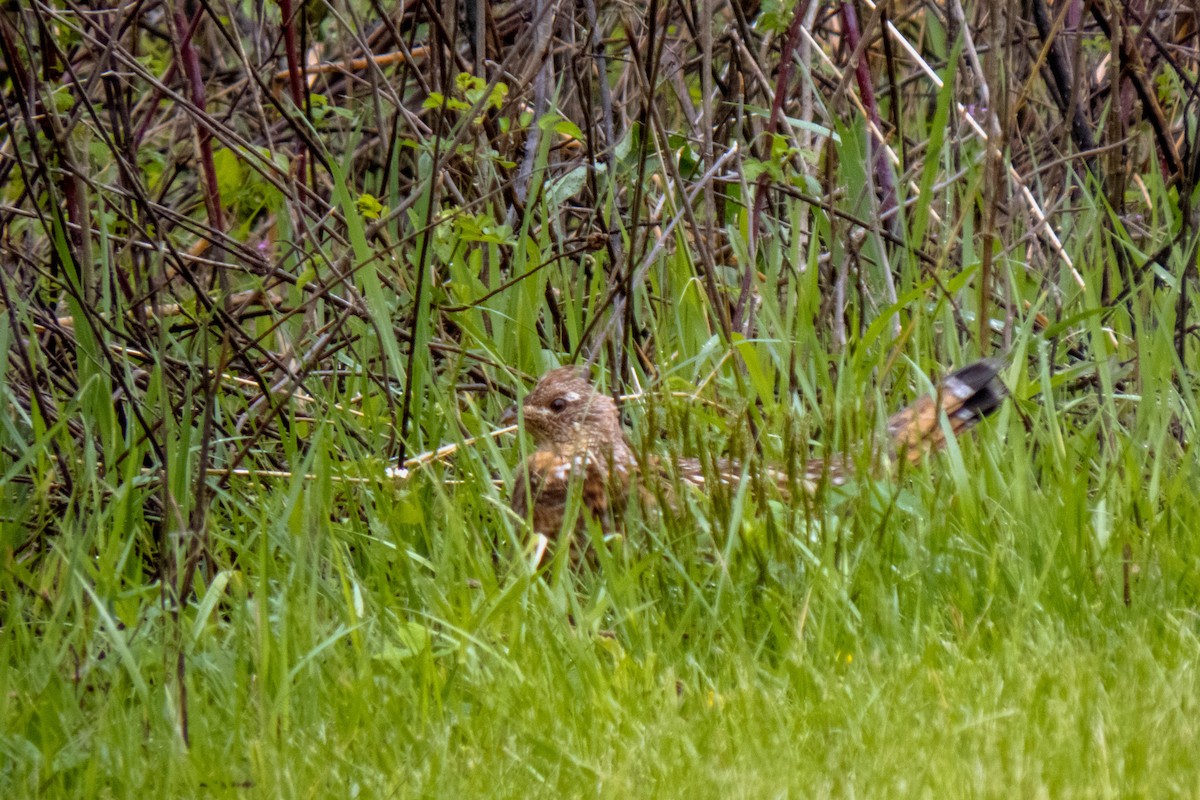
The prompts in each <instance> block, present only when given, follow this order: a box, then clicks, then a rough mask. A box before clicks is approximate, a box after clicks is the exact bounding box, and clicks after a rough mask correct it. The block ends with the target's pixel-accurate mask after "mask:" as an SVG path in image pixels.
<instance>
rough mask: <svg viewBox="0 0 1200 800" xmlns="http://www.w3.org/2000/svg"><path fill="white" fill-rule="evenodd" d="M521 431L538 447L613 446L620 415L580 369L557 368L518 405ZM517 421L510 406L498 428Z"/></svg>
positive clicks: (618, 434) (619, 435)
mask: <svg viewBox="0 0 1200 800" xmlns="http://www.w3.org/2000/svg"><path fill="white" fill-rule="evenodd" d="M521 409H522V412H523V415H524V417H525V430H526V431H528V432H529V435H530V436H532V437H533V441H534V443H535V444H536V445H537V446H538V447H543V446H547V445H550V446H554V445H583V446H587V445H588V444H590V443H596V442H609V443H615V442H617V441H620V440H622V439H623V437H624V434H623V432H622V431H621V420H620V415H619V414H618V413H617V405H616V403H614V402H613V400H612V398H611V397H608V396H607V395H603V394H601V393H600V392H597V391H596V390H595V388H593V386H592V384H591V382H590V381H588V379H587V371H586V370H585V369H583V368H581V367H559V368H558V369H552V370H550V371H549V372H547V373H546V374H545V375H543V376H542V379H541V380H539V381H538V383H537V386H535V387H533V391H531V392H530V393H529V394H527V395H525V400H524V401H523V402H522V403H521ZM516 421H517V407H516V406H515V405H514V406H510V407H509V408H508V409H507V410H506V411H505V412H504V416H503V417H501V419H500V423H501V424H502V425H511V424H513V423H515V422H516Z"/></svg>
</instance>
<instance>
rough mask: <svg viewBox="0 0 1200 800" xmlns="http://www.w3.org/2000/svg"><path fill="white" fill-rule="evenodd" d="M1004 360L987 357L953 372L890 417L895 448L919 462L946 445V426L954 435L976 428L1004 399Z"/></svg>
mask: <svg viewBox="0 0 1200 800" xmlns="http://www.w3.org/2000/svg"><path fill="white" fill-rule="evenodd" d="M1003 368H1004V362H1003V361H1001V360H1000V359H998V358H985V359H983V360H981V361H976V362H975V363H974V364H968V365H967V366H965V367H963V368H962V369H960V370H958V371H957V372H952V373H950V374H949V375H947V376H946V378H945V379H944V380H943V381H942V382H941V383H940V384H939V385H938V387H937V391H936V392H935V393H934V394H932V395H926V396H925V397H922V398H920V399H919V400H917V401H916V402H915V403H913V404H912V405H910V406H908V407H907V408H905V409H902V410H900V411H897V412H896V413H895V414H893V415H892V416H891V417H890V418H889V419H888V437H889V439H890V440H891V443H892V449H893V450H894V451H895V452H896V453H897V454H898V455H902V456H904V457H905V458H907V459H908V460H909V461H912V462H916V461H919V460H920V459H921V457H922V456H924V455H925V454H926V453H933V452H936V451H938V450H941V449H942V448H943V447H945V446H946V431H947V426H944V425H943V424H942V419H941V418H942V415H943V414H945V415H946V418H947V420H948V421H949V426H948V427H949V431H950V432H951V433H952V434H953V435H954V436H959V435H961V434H962V433H963V432H964V431H967V430H969V429H970V428H972V427H974V425H975V424H976V423H977V422H979V421H980V420H981V419H983V418H984V417H986V416H987V415H988V414H991V413H992V412H993V411H995V410H996V409H997V408H999V407H1000V404H1001V403H1002V402H1003V401H1004V398H1005V396H1006V395H1007V394H1008V390H1007V389H1005V387H1004V384H1003V383H1001V382H1000V377H999V375H1000V370H1001V369H1003Z"/></svg>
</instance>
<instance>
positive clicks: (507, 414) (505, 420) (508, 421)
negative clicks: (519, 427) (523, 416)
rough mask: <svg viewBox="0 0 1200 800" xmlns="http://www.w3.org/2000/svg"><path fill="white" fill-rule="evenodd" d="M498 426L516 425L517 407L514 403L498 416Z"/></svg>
mask: <svg viewBox="0 0 1200 800" xmlns="http://www.w3.org/2000/svg"><path fill="white" fill-rule="evenodd" d="M500 424H501V425H502V426H507V425H516V424H517V405H516V403H514V404H512V405H511V406H509V407H508V408H506V409H504V413H503V414H501V415H500Z"/></svg>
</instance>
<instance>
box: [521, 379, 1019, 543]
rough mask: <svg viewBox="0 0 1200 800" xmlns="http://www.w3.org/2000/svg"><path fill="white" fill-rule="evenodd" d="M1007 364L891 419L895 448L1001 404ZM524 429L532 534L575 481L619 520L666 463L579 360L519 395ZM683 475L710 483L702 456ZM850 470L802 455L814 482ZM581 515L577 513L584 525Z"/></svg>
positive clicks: (906, 452)
mask: <svg viewBox="0 0 1200 800" xmlns="http://www.w3.org/2000/svg"><path fill="white" fill-rule="evenodd" d="M1002 366H1003V365H1002V363H1001V362H1000V361H998V360H993V359H987V360H983V361H977V362H975V363H974V364H971V365H969V366H966V367H963V368H962V369H960V370H958V371H957V372H954V373H952V374H951V375H949V376H948V377H947V378H946V379H945V380H944V381H942V383H941V384H940V385H939V386H938V389H937V392H936V393H935V394H933V395H928V396H924V397H921V398H920V399H918V400H917V401H916V402H915V403H913V404H912V405H910V406H909V407H907V408H905V409H903V410H901V411H899V412H897V413H896V414H894V415H892V417H891V418H890V419H889V420H888V437H889V449H890V454H891V455H899V456H902V457H904V458H907V459H908V460H910V461H914V462H915V461H918V460H919V459H920V458H921V457H922V456H923V455H924V454H926V453H930V452H933V451H936V450H940V449H941V448H942V447H944V446H945V444H946V437H945V429H944V428H943V426H942V422H941V418H942V415H945V416H946V418H947V420H948V423H949V428H950V430H951V432H952V433H953V434H954V435H955V436H958V435H959V434H961V433H963V432H964V431H966V430H968V429H969V428H971V427H972V426H973V425H975V423H977V422H978V421H979V420H981V419H983V418H984V417H985V416H987V415H988V414H990V413H991V412H992V411H994V410H996V408H998V407H999V405H1000V403H1001V402H1002V401H1003V399H1004V396H1005V394H1006V392H1005V389H1004V386H1003V384H1001V383H1000V380H999V378H998V377H997V376H998V374H999V372H1000V369H1001V367H1002ZM521 409H522V415H523V417H524V421H525V430H526V431H527V432H528V433H529V434H530V435H531V436H532V437H533V441H534V444H535V445H536V450H535V451H534V453H533V454H532V455H531V456H529V458H527V459H526V460H525V463H524V464H522V465H521V467H520V468H519V469H518V471H517V474H516V478H515V480H514V482H513V489H512V508H513V510H514V511H515V512H516V513H517V515H518V516H521V517H524V518H526V519H529V520H531V522H532V525H533V531H534V532H535V533H540V534H544V535H547V536H554V535H557V534H558V533H559V531H560V530H561V529H562V526H563V517H564V514H565V513H566V511H567V506H568V500H569V498H570V492H571V491H572V487H573V486H574V484H575V482H578V484H579V491H580V492H581V501H582V505H583V508H584V509H586V512H587V513H588V514H590V515H591V516H593V517H595V518H596V519H598V520H599V521H600V523H601V525H602V526H603V527H604V528H605V529H606V530H609V529H611V528H612V527H613V526H614V525H615V524H616V522H617V521H618V519H619V517H620V515H621V513H622V512H623V511H624V509H625V506H626V504H627V501H628V497H629V492H630V490H631V488H635V487H636V488H638V489H639V490H641V491H642V492H643V493H644V494H646V495H648V496H652V493H650V492H647V491H646V486H645V485H644V484H645V481H646V480H647V478H646V476H647V475H650V474H653V476H654V477H652V478H649V480H659V479H660V476H661V475H663V474H664V472H665V470H663V469H661V465H660V464H658V463H657V462H656V463H652V464H640V463H639V461H638V459H637V457H636V455H635V454H634V452H633V448H631V447H630V446H629V441H628V440H627V439H626V438H625V431H624V430H623V429H622V428H621V418H620V414H619V413H618V411H617V406H616V403H614V402H613V400H612V398H611V397H608V396H606V395H604V394H601V393H600V392H597V391H596V390H595V389H594V388H593V387H592V385H591V383H590V382H589V381H588V379H587V375H586V372H585V371H584V370H583V369H581V368H578V367H560V368H558V369H554V370H551V371H549V372H547V373H546V374H545V375H543V376H542V379H541V380H540V381H538V384H537V386H535V387H534V389H533V391H531V392H530V393H529V394H528V395H526V396H525V400H524V402H523V403H522V404H521ZM516 421H517V408H516V406H512V407H510V408H509V409H508V410H507V411H505V413H504V418H503V420H502V422H503V423H505V424H511V423H514V422H516ZM715 463H716V475H714V476H713V477H714V478H715V479H716V480H719V481H721V482H722V483H727V484H733V483H736V482H738V481H740V480H741V478H742V465H741V464H739V463H738V462H735V461H731V460H728V459H718V460H717V461H716V462H715ZM675 473H676V474H677V475H678V476H679V478H680V480H682V481H685V482H687V483H690V484H693V485H696V486H701V487H702V486H704V484H705V476H704V471H703V469H702V465H701V463H700V461H699V460H697V459H680V460H679V461H678V462H677V463H676V464H675ZM851 474H852V471H851V469H850V467H849V466H848V464H847V462H846V460H845V459H843V458H838V457H834V458H832V459H830V460H828V461H824V460H820V459H813V460H810V461H808V462H806V463H805V469H804V475H803V476H802V478H801V483H802V488H804V489H805V490H806V491H812V490H813V489H814V488H815V487H816V485H817V484H818V483H819V482H820V481H821V480H826V479H827V480H829V481H830V482H831V483H833V484H835V485H837V484H841V483H844V482H845V481H846V480H847V478H848V477H849V475H851ZM765 477H766V478H767V479H769V480H771V481H773V482H775V483H776V484H778V485H779V486H780V488H781V490H783V491H784V492H786V491H787V489H788V477H787V475H786V474H784V473H783V472H781V471H778V470H768V471H767V473H766V474H765ZM583 523H584V520H583V519H582V518H581V519H580V520H579V524H580V525H582V524H583Z"/></svg>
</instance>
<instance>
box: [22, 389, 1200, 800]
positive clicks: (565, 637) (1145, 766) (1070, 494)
mask: <svg viewBox="0 0 1200 800" xmlns="http://www.w3.org/2000/svg"><path fill="white" fill-rule="evenodd" d="M1038 432H1040V431H1038ZM1006 438H1007V439H1008V442H1006V441H1005V439H1006ZM1029 441H1030V440H1029V438H1028V437H1027V435H1026V432H1025V431H1024V430H1023V428H1022V426H1021V424H1020V423H1019V420H1018V418H1017V416H1016V415H1015V414H1013V413H1011V412H1010V411H1006V412H1004V413H1002V414H1001V415H1000V416H999V417H998V418H997V419H996V420H995V421H994V422H990V423H988V424H987V425H985V426H983V427H982V428H981V430H980V431H979V435H978V437H977V442H969V443H966V444H964V445H963V448H962V452H961V456H960V458H961V462H960V463H961V471H960V469H958V468H956V467H955V466H954V462H955V461H956V459H953V458H946V457H939V458H937V459H934V460H933V461H932V463H930V464H929V465H928V469H925V468H922V469H920V470H918V471H916V472H915V473H914V474H911V475H910V476H909V477H907V478H906V479H904V480H903V481H902V482H901V483H900V484H899V485H898V486H895V485H893V484H891V483H888V482H883V483H880V484H863V485H861V486H860V487H858V488H857V489H854V490H852V491H851V492H849V493H848V494H847V495H846V496H842V497H826V498H819V499H818V501H817V503H816V508H817V509H818V512H817V513H818V514H819V515H821V516H820V518H819V524H817V523H814V522H813V521H812V519H811V518H810V517H809V516H807V515H806V514H804V513H803V512H800V513H797V514H790V513H781V512H780V510H779V509H778V507H776V512H775V514H774V515H772V514H771V513H769V512H766V511H764V512H762V513H755V514H753V515H748V516H747V517H746V518H743V520H742V522H741V523H740V524H734V525H732V526H729V525H722V524H720V523H721V521H720V520H719V519H715V518H713V520H712V521H713V524H712V525H711V526H709V527H708V529H707V530H706V531H704V530H701V527H702V526H701V525H700V524H699V523H702V522H703V521H704V519H705V518H704V517H703V514H702V515H701V518H700V519H688V520H686V521H683V522H680V523H669V524H666V527H665V528H663V527H662V526H661V525H657V524H655V525H651V526H649V527H646V528H638V529H635V530H632V531H630V532H629V534H628V536H627V537H626V539H625V540H624V541H623V542H618V543H617V544H616V545H615V546H614V547H613V549H612V550H611V552H609V553H608V554H607V555H606V557H605V558H604V565H603V567H602V568H600V569H597V570H584V571H582V572H577V571H572V570H571V569H570V567H569V565H568V564H567V562H566V560H565V559H564V558H562V557H559V558H558V559H556V560H555V561H553V562H552V564H551V565H550V566H549V567H548V568H547V569H546V571H545V572H544V573H543V574H540V575H533V574H531V573H530V571H529V569H528V566H527V563H528V562H527V561H526V560H524V559H523V558H522V554H521V551H519V550H517V545H515V544H511V545H510V544H509V543H504V542H502V543H501V545H500V547H499V552H500V554H501V555H500V563H499V566H494V565H493V562H492V541H491V538H490V535H491V533H492V532H493V531H494V530H495V529H496V527H495V526H497V525H500V527H503V525H504V524H503V523H500V522H499V520H500V519H502V516H501V514H500V513H499V512H498V511H496V510H495V509H496V507H497V504H498V503H499V498H498V497H497V496H496V493H495V491H494V490H492V489H491V488H490V486H489V485H488V484H487V482H486V480H480V481H479V483H478V485H477V488H478V486H483V487H485V488H482V489H481V492H480V493H481V494H486V495H488V496H487V497H486V498H474V500H475V502H476V506H475V507H474V508H472V507H471V500H470V499H467V498H465V497H464V495H466V494H467V492H465V491H464V490H463V489H451V490H442V489H440V488H438V486H437V484H436V483H435V482H434V481H431V480H424V479H417V480H415V481H413V483H412V484H411V485H409V486H408V487H406V488H405V489H403V490H402V491H401V492H400V493H399V494H397V492H396V490H395V487H394V486H392V485H389V484H386V483H367V484H363V485H344V484H339V483H338V482H336V481H334V480H332V479H328V478H327V479H323V480H319V481H316V482H312V483H304V482H302V481H296V482H294V483H293V484H292V485H290V486H289V485H287V484H286V483H275V484H270V485H265V486H263V485H255V484H250V483H245V482H239V483H236V484H235V485H234V486H233V487H231V489H230V492H229V496H228V498H226V503H225V504H224V505H223V506H222V508H225V509H228V510H229V511H228V515H227V516H224V517H223V518H221V519H219V520H214V524H213V525H212V527H211V535H212V548H213V554H214V560H215V562H216V563H218V564H220V565H222V568H221V570H220V571H218V572H216V573H213V574H210V575H205V578H204V582H203V584H202V585H201V586H200V587H198V589H197V596H196V598H195V600H194V602H192V603H189V605H188V606H187V608H186V609H185V610H184V612H183V613H182V614H181V615H180V618H179V621H178V623H176V622H175V621H174V620H172V618H171V615H170V614H169V613H168V612H166V611H164V610H163V608H162V607H161V603H160V601H159V598H158V592H157V591H156V590H155V589H153V588H152V587H151V586H150V584H149V583H148V581H143V582H140V583H139V582H138V581H136V580H132V579H129V577H128V576H127V577H126V579H125V580H123V581H115V582H114V583H113V584H112V585H105V583H104V580H105V578H106V577H107V578H108V579H110V580H111V579H112V577H113V576H111V575H109V576H105V575H102V574H100V573H99V572H98V570H97V567H96V565H95V564H94V563H93V560H92V559H91V558H89V557H88V556H87V554H86V553H87V550H86V548H83V547H80V548H78V549H76V550H74V551H71V550H68V549H67V548H66V546H65V544H66V543H67V542H69V541H70V539H69V538H67V537H64V538H63V544H62V545H60V546H57V547H56V549H55V552H54V553H53V554H51V555H48V556H47V557H46V558H45V562H46V563H47V564H48V565H53V569H49V568H48V569H46V570H44V571H43V572H42V573H40V574H38V575H35V576H29V579H30V580H31V581H33V582H32V583H31V585H30V586H29V587H28V588H29V589H30V590H31V591H14V590H13V589H12V584H11V583H10V584H9V588H8V589H7V590H6V591H7V602H6V604H5V608H4V619H3V622H4V629H3V630H4V649H3V651H2V658H3V662H2V663H0V676H2V678H3V685H2V688H3V691H2V693H0V703H2V705H0V718H2V719H3V720H4V731H3V740H2V746H3V750H4V753H5V759H4V760H5V763H6V766H4V767H3V771H2V772H0V778H2V780H3V783H4V786H5V794H6V796H56V795H75V796H78V795H85V796H98V797H103V796H114V797H116V796H130V795H138V794H147V793H152V794H163V795H166V796H173V795H180V794H182V795H189V794H196V793H199V794H204V795H206V796H280V795H282V796H329V795H342V794H350V795H355V796H369V797H409V796H428V795H435V796H464V795H465V796H478V795H486V796H527V795H531V794H532V795H536V796H567V797H577V796H600V797H620V796H630V795H632V796H700V797H763V796H803V797H808V796H837V797H846V796H863V795H865V796H979V797H1010V796H1013V795H1016V796H1023V797H1025V796H1030V797H1033V796H1045V797H1056V798H1057V797H1098V796H1113V797H1130V796H1146V797H1163V796H1190V795H1192V794H1193V793H1194V792H1195V791H1196V790H1197V783H1198V781H1200V767H1197V765H1196V760H1195V757H1194V754H1195V752H1196V749H1197V747H1198V746H1200V741H1198V740H1200V722H1197V720H1198V719H1200V717H1198V716H1197V711H1198V710H1200V679H1198V677H1197V670H1196V661H1197V658H1200V639H1198V633H1200V619H1198V618H1197V615H1196V613H1195V610H1194V609H1195V602H1196V599H1197V594H1198V592H1197V590H1198V589H1200V582H1198V581H1197V570H1196V566H1197V564H1196V556H1195V553H1194V552H1193V548H1192V542H1193V541H1194V539H1193V535H1192V533H1191V530H1190V525H1189V524H1188V522H1187V521H1188V520H1194V519H1196V518H1197V512H1198V511H1200V508H1198V507H1197V506H1198V505H1200V500H1198V499H1197V498H1196V497H1195V496H1194V495H1193V494H1192V492H1191V491H1190V487H1191V486H1194V485H1195V480H1196V477H1197V476H1196V470H1195V467H1194V465H1193V466H1188V467H1184V468H1183V474H1179V475H1176V476H1174V477H1173V478H1171V479H1170V480H1167V481H1166V482H1164V483H1163V484H1162V485H1161V487H1160V491H1161V492H1162V494H1161V496H1160V498H1159V500H1158V503H1157V504H1155V510H1154V511H1153V514H1152V516H1150V517H1149V518H1147V517H1146V516H1145V514H1146V513H1147V510H1146V508H1145V505H1146V500H1147V498H1146V496H1145V492H1144V488H1143V487H1139V486H1136V485H1133V484H1132V483H1129V484H1127V483H1125V482H1122V481H1119V480H1117V477H1116V476H1117V473H1118V472H1119V471H1120V470H1121V468H1122V466H1126V467H1132V468H1134V469H1135V471H1136V469H1137V468H1146V467H1148V466H1149V464H1145V463H1138V458H1139V456H1131V455H1127V459H1126V461H1127V463H1126V464H1124V465H1113V466H1112V467H1111V469H1112V471H1113V472H1112V478H1111V479H1110V480H1108V481H1105V480H1097V479H1098V478H1103V477H1104V476H1100V475H1092V474H1088V473H1089V470H1087V469H1083V470H1082V471H1081V472H1082V474H1080V472H1079V471H1077V470H1078V469H1079V467H1080V466H1081V464H1082V463H1085V462H1084V461H1083V460H1081V461H1073V460H1072V459H1073V458H1074V457H1075V454H1073V453H1072V452H1071V451H1070V450H1068V452H1066V453H1061V454H1059V453H1054V452H1053V449H1052V448H1034V447H1033V446H1031V444H1030V443H1029ZM1071 444H1072V446H1073V447H1076V448H1079V447H1080V445H1079V444H1078V442H1077V440H1076V439H1075V438H1074V437H1073V438H1072V440H1071ZM1088 447H1094V445H1091V446H1086V445H1085V446H1082V449H1083V450H1084V451H1085V452H1084V453H1083V454H1081V455H1082V456H1083V457H1085V458H1087V457H1094V455H1093V454H1091V453H1088V452H1087V450H1088ZM1177 464H1178V462H1177ZM310 469H313V470H315V471H317V472H319V473H321V474H328V473H329V472H334V473H336V472H339V470H338V469H337V468H336V467H335V466H334V465H331V464H329V463H317V464H313V465H311V466H310ZM1057 470H1061V476H1059V477H1058V478H1056V479H1055V480H1046V479H1045V477H1044V476H1048V475H1054V474H1055V473H1056V471H1057ZM1039 475H1040V476H1043V477H1042V478H1041V479H1039V478H1038V477H1037V476H1039ZM484 478H485V479H486V473H484ZM1071 481H1075V485H1072V484H1071ZM1088 485H1092V486H1094V487H1099V488H1095V489H1093V490H1092V491H1091V492H1089V491H1088V489H1087V486H1088ZM1089 495H1091V496H1089ZM1134 506H1141V507H1143V508H1142V511H1141V512H1139V513H1140V514H1142V515H1143V516H1142V517H1141V520H1142V521H1141V523H1140V526H1144V527H1139V525H1138V524H1135V523H1134V522H1133V521H1132V520H1130V519H1129V515H1130V513H1131V512H1132V508H1133V507H1134ZM488 508H490V509H492V512H491V513H492V514H493V516H492V517H491V519H490V520H487V521H486V522H485V521H484V519H481V516H477V515H483V514H484V513H486V512H485V511H484V509H488ZM699 508H700V510H701V512H703V511H704V509H705V508H706V506H705V505H704V504H703V503H701V504H700V505H699ZM820 509H824V512H822V511H820ZM1104 514H1107V515H1108V517H1109V519H1108V520H1107V521H1106V522H1103V523H1102V522H1101V521H1100V520H1099V517H1100V516H1101V515H1104ZM767 519H771V520H773V521H774V524H771V525H768V524H766V523H765V520H767ZM676 525H678V527H677V528H676V527H675V526H676ZM1101 530H1105V531H1108V535H1109V536H1110V541H1108V542H1102V541H1100V540H1099V539H1098V535H1099V531H1101ZM88 536H93V537H96V541H98V540H99V539H100V538H101V537H102V531H100V530H99V526H97V527H96V528H94V529H92V530H91V531H88V532H85V533H82V534H81V538H82V541H87V540H88ZM1125 542H1128V543H1130V544H1131V546H1132V548H1133V554H1134V556H1133V563H1134V564H1135V565H1136V566H1137V569H1138V572H1137V574H1136V575H1135V576H1134V579H1133V583H1132V585H1131V591H1132V603H1131V605H1130V606H1128V607H1126V606H1125V604H1124V603H1123V599H1122V593H1123V579H1122V574H1123V564H1122V559H1121V555H1120V554H1121V546H1122V544H1123V543H1125ZM136 568H137V564H136V560H135V561H134V563H132V564H129V565H128V566H127V567H126V570H127V571H128V570H131V569H136ZM9 574H10V576H11V575H12V572H11V570H10V572H9ZM9 580H10V581H11V577H10V578H9ZM99 597H104V598H105V602H104V603H103V604H102V605H100V604H97V600H98V599H99ZM180 646H181V647H182V649H183V651H184V653H185V654H186V665H187V680H186V683H187V696H188V700H187V702H188V712H189V732H190V739H191V746H190V748H185V747H184V746H183V744H182V742H181V740H180V737H179V724H178V722H179V721H178V712H179V701H178V682H177V680H176V678H175V661H174V656H173V653H174V652H175V650H176V648H177V647H180Z"/></svg>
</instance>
